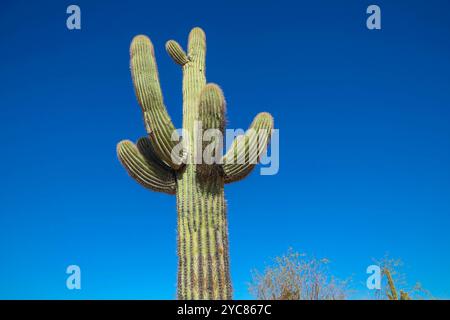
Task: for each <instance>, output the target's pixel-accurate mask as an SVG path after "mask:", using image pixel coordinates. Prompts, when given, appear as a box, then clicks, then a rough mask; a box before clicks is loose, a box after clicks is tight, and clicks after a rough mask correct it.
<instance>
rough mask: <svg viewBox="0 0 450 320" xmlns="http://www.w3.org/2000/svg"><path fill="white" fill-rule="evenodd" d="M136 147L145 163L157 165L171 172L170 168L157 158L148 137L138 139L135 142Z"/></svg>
mask: <svg viewBox="0 0 450 320" xmlns="http://www.w3.org/2000/svg"><path fill="white" fill-rule="evenodd" d="M136 147H137V148H138V150H139V152H140V153H141V154H142V155H143V156H144V158H145V159H146V160H147V161H149V162H154V163H156V164H158V165H159V166H161V167H162V168H163V169H164V170H166V171H172V168H171V167H170V166H169V165H168V164H167V163H165V162H164V161H162V160H161V159H160V158H159V157H158V154H157V153H156V151H155V148H154V147H153V145H152V143H151V140H150V138H148V137H141V138H139V139H138V141H137V142H136Z"/></svg>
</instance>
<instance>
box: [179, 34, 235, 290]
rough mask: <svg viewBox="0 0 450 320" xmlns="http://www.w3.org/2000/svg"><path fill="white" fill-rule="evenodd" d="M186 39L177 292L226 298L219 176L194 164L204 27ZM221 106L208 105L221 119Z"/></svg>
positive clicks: (225, 233)
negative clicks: (209, 174) (204, 173)
mask: <svg viewBox="0 0 450 320" xmlns="http://www.w3.org/2000/svg"><path fill="white" fill-rule="evenodd" d="M189 42H190V43H189V45H188V47H189V48H191V49H190V52H189V58H190V60H191V63H186V64H184V65H183V129H184V131H185V132H186V133H188V139H189V140H188V141H187V140H185V148H186V149H187V150H186V151H187V155H188V157H190V159H189V161H187V164H186V166H185V167H184V169H182V170H180V171H178V172H177V209H178V256H179V262H178V298H179V299H231V281H230V270H229V253H228V231H227V230H228V227H227V217H226V206H225V196H224V180H223V177H221V176H220V175H218V174H217V175H215V177H214V179H205V177H202V173H201V172H197V171H198V170H197V168H198V167H197V165H196V164H194V163H195V159H196V158H197V151H198V150H199V146H198V145H197V144H198V139H197V137H198V135H201V134H202V132H198V129H199V127H198V123H199V121H201V120H202V119H201V118H202V117H201V114H200V111H199V106H200V94H201V91H202V89H203V88H204V87H205V85H206V77H205V39H204V34H203V32H202V31H201V30H194V31H193V32H192V33H191V37H190V39H189ZM221 109H222V110H220V109H219V110H213V112H215V113H216V118H217V120H218V122H224V121H225V119H224V118H223V117H224V110H223V106H222V108H221ZM205 124H206V123H205ZM205 124H204V123H202V125H205ZM184 138H185V137H184ZM209 178H211V177H209Z"/></svg>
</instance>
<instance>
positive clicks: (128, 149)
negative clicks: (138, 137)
mask: <svg viewBox="0 0 450 320" xmlns="http://www.w3.org/2000/svg"><path fill="white" fill-rule="evenodd" d="M117 156H118V158H119V160H120V162H121V163H122V165H123V166H124V168H125V169H126V170H127V172H128V174H129V175H130V176H131V177H132V178H134V179H135V180H136V181H137V182H138V183H139V184H141V185H142V186H144V187H146V188H148V189H151V190H154V191H158V192H164V193H168V194H175V192H176V187H175V178H174V175H173V172H172V171H169V170H167V169H166V168H164V167H163V166H161V165H160V164H159V163H157V162H155V161H153V160H152V159H151V158H149V157H144V156H143V155H142V154H141V153H140V152H139V150H138V148H137V147H136V146H135V145H134V144H133V143H132V142H131V141H129V140H123V141H121V142H119V143H118V144H117Z"/></svg>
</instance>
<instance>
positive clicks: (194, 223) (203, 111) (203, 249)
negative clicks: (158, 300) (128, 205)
mask: <svg viewBox="0 0 450 320" xmlns="http://www.w3.org/2000/svg"><path fill="white" fill-rule="evenodd" d="M166 50H167V52H168V54H169V55H170V57H171V58H172V59H173V60H174V61H175V62H176V63H177V64H178V65H180V66H181V68H182V70H183V129H184V130H185V131H186V132H188V133H193V134H189V135H188V136H186V137H185V136H183V137H182V139H183V140H182V141H183V148H184V150H185V155H186V157H189V159H188V160H191V161H185V164H180V163H178V162H175V161H173V159H172V157H171V152H172V150H173V148H174V147H175V146H176V144H177V143H178V141H177V140H176V139H173V138H174V136H173V134H174V130H175V127H174V125H173V124H172V121H171V119H170V117H169V115H168V113H167V110H166V108H165V106H164V102H163V97H162V93H161V89H160V85H159V79H158V71H157V67H156V61H155V54H154V49H153V45H152V43H151V41H150V39H149V38H147V37H146V36H142V35H139V36H136V37H135V38H134V39H133V41H132V43H131V48H130V55H131V73H132V78H133V83H134V87H135V93H136V96H137V99H138V102H139V105H140V106H141V109H142V111H143V117H144V122H145V127H146V129H147V133H148V137H144V138H140V139H139V140H138V141H137V143H136V145H135V144H133V143H132V142H131V141H128V140H124V141H121V142H120V143H119V144H118V145H117V154H118V157H119V160H120V161H121V163H122V165H123V166H124V167H125V169H126V170H127V172H128V173H129V175H130V176H131V177H133V178H134V179H135V180H136V181H137V182H139V183H140V184H141V185H143V186H144V187H146V188H149V189H151V190H154V191H159V192H164V193H167V194H176V199H177V210H178V243H177V247H178V288H177V295H178V298H179V299H231V297H232V287H231V279H230V266H229V250H228V248H229V246H228V224H227V214H226V204H225V197H224V185H225V184H226V183H230V182H234V181H238V180H240V179H242V178H244V177H246V176H247V175H248V174H249V173H250V172H251V170H252V169H253V167H254V166H255V162H254V161H250V160H251V159H252V158H255V157H256V158H258V159H259V156H260V155H261V153H262V152H264V148H265V147H266V145H267V143H268V140H269V137H270V132H271V129H272V128H273V119H272V116H271V115H270V114H268V113H264V112H263V113H260V114H258V115H257V116H256V117H255V119H254V121H253V123H252V125H251V126H250V128H251V129H253V130H248V131H247V133H246V134H245V135H243V136H241V137H238V138H237V139H235V141H234V142H233V144H232V145H231V147H230V149H229V150H228V152H227V153H226V154H225V156H224V157H223V158H222V162H219V163H218V164H217V163H215V164H205V163H203V164H195V161H194V160H195V158H194V157H196V156H197V150H198V148H197V147H198V144H199V143H202V142H201V141H200V142H198V140H197V139H196V137H197V134H199V132H197V131H198V127H197V126H196V123H198V121H200V122H201V123H202V127H203V130H206V129H218V130H220V131H221V132H223V131H224V127H225V99H224V96H223V93H222V90H221V89H220V88H219V87H218V86H217V85H215V84H207V83H206V77H205V55H206V38H205V34H204V32H203V30H201V29H200V28H194V29H193V30H192V31H191V32H190V34H189V40H188V52H187V53H185V52H184V50H183V49H182V47H181V46H180V45H179V44H178V43H177V42H175V41H173V40H170V41H168V42H167V43H166ZM255 132H256V133H257V134H258V135H255ZM258 137H259V138H258ZM261 137H262V139H261ZM175 138H176V135H175ZM239 142H240V143H239ZM200 150H203V149H200ZM237 159H241V160H242V159H245V161H234V162H233V160H237ZM185 160H186V159H185ZM236 162H238V163H236ZM222 163H223V164H222Z"/></svg>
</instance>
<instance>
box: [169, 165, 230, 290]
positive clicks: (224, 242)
mask: <svg viewBox="0 0 450 320" xmlns="http://www.w3.org/2000/svg"><path fill="white" fill-rule="evenodd" d="M223 187H224V183H223V179H222V180H218V181H207V182H206V183H201V182H200V181H198V178H197V175H196V172H195V166H192V165H189V166H187V167H186V170H183V172H182V173H179V174H178V178H177V208H178V256H179V262H178V298H179V299H231V281H230V269H229V254H228V232H227V230H228V228H227V217H226V205H225V198H224V192H223Z"/></svg>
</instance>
